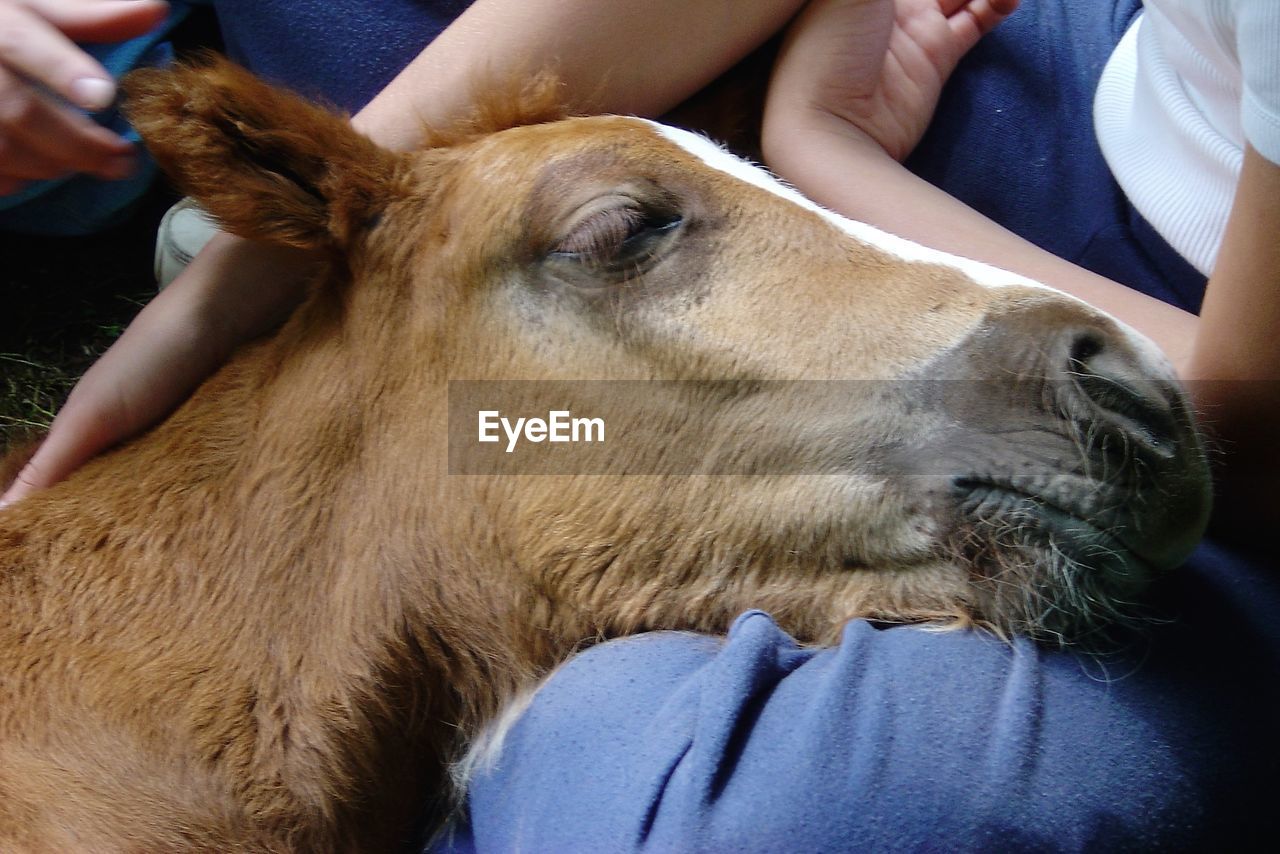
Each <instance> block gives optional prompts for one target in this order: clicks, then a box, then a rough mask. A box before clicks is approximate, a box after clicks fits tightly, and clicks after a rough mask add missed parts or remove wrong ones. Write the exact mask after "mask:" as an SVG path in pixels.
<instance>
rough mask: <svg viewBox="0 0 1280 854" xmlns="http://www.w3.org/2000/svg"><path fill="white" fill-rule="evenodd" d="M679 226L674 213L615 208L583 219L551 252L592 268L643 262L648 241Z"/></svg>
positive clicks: (678, 220) (619, 206) (605, 209)
mask: <svg viewBox="0 0 1280 854" xmlns="http://www.w3.org/2000/svg"><path fill="white" fill-rule="evenodd" d="M679 224H680V217H679V216H677V215H674V214H670V213H658V212H655V211H647V210H645V209H643V208H641V207H639V206H638V205H614V206H611V207H608V208H604V209H602V210H600V211H597V212H595V213H593V214H591V215H590V216H588V217H586V218H585V219H583V220H582V221H581V222H580V223H578V224H577V225H576V226H574V228H573V230H572V231H570V232H569V234H567V235H566V236H565V237H564V239H562V240H561V241H560V242H559V243H557V244H556V245H555V246H554V247H553V248H552V250H551V251H552V254H553V255H557V256H560V257H564V258H572V259H573V260H576V261H579V262H582V263H585V264H590V265H592V266H595V267H611V266H616V265H618V264H626V263H629V262H633V261H637V260H642V259H643V256H644V253H645V252H646V251H648V250H649V248H650V246H649V243H650V240H651V238H654V237H658V236H660V235H662V234H665V233H666V232H668V231H670V230H671V229H673V228H675V227H676V226H677V225H679Z"/></svg>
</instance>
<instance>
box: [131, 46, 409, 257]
mask: <svg viewBox="0 0 1280 854" xmlns="http://www.w3.org/2000/svg"><path fill="white" fill-rule="evenodd" d="M124 88H125V93H126V97H127V106H126V113H127V115H128V117H129V119H130V121H131V122H132V123H133V126H134V127H135V128H136V129H137V130H138V133H139V134H141V135H142V138H143V141H144V142H145V143H146V145H147V148H148V149H149V150H150V151H151V153H152V154H153V155H154V156H155V158H156V161H157V162H158V163H159V164H160V167H161V168H162V169H163V170H164V171H165V172H166V174H168V175H169V177H170V178H171V179H172V180H173V181H174V183H175V184H176V185H177V186H178V188H179V189H181V190H182V191H183V192H184V193H187V194H188V195H190V196H193V197H194V198H195V199H196V200H197V201H198V202H200V204H202V205H203V206H204V207H205V208H206V209H207V210H209V212H210V213H212V214H213V215H214V216H215V217H216V218H217V219H218V220H219V221H220V222H221V223H222V224H223V226H224V227H225V228H226V229H227V230H228V231H231V232H232V233H234V234H238V235H240V236H242V237H250V238H254V239H258V240H265V241H269V242H272V243H278V244H284V245H289V246H298V247H302V248H320V247H325V246H329V247H343V246H345V245H347V244H348V243H350V241H351V240H352V239H353V238H354V237H355V235H356V234H358V233H359V231H361V230H362V229H363V228H364V227H365V225H366V224H367V223H368V222H370V221H372V220H374V219H375V218H376V217H377V215H378V214H379V213H380V211H381V209H382V207H383V206H384V205H385V204H386V203H387V201H389V199H390V197H391V195H392V193H393V192H394V189H393V187H394V183H395V176H396V174H397V169H398V164H399V163H400V159H399V158H398V157H397V156H396V155H394V154H392V153H391V152H389V151H387V150H385V149H383V148H380V147H378V146H377V145H375V144H374V143H373V142H372V141H371V140H369V139H368V138H367V137H364V136H362V135H361V134H359V133H358V132H356V130H355V129H354V128H352V127H351V124H350V122H349V121H348V120H347V117H345V116H342V115H339V114H337V113H334V112H331V111H329V110H326V109H324V108H322V107H319V106H316V105H315V104H312V103H309V102H307V101H305V100H303V99H302V98H300V97H298V96H296V95H293V94H291V93H288V92H285V91H284V90H281V89H278V88H276V87H273V86H270V85H268V84H266V83H264V82H262V81H261V80H259V79H257V78H256V77H254V76H253V75H251V74H250V73H249V72H247V71H245V70H244V69H242V68H240V67H238V66H236V65H234V64H232V63H231V62H229V61H227V60H225V59H221V58H217V57H214V56H208V57H205V58H204V59H202V60H200V61H199V62H198V63H197V64H193V65H178V66H175V67H173V68H170V69H146V70H141V71H135V72H133V73H132V74H130V75H129V76H128V77H126V79H125V81H124Z"/></svg>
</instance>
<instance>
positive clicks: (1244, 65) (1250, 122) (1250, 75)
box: [1236, 0, 1280, 163]
mask: <svg viewBox="0 0 1280 854" xmlns="http://www.w3.org/2000/svg"><path fill="white" fill-rule="evenodd" d="M1236 7H1237V8H1236V50H1237V52H1238V55H1239V57H1240V70H1241V72H1242V74H1243V77H1244V102H1243V104H1242V109H1241V123H1242V124H1243V126H1244V135H1245V139H1247V140H1248V141H1249V144H1250V145H1252V146H1253V147H1254V148H1255V149H1257V151H1258V153H1259V154H1261V155H1262V156H1263V157H1265V158H1267V159H1268V160H1270V161H1271V162H1272V163H1280V2H1277V0H1236Z"/></svg>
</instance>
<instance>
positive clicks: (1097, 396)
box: [1067, 329, 1180, 453]
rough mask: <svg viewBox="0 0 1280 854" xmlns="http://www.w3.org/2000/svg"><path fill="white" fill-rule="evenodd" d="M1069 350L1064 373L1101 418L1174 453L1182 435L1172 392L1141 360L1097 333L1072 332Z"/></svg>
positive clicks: (1112, 340) (1092, 331) (1157, 448)
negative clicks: (1178, 439) (1154, 377)
mask: <svg viewBox="0 0 1280 854" xmlns="http://www.w3.org/2000/svg"><path fill="white" fill-rule="evenodd" d="M1067 350H1068V353H1067V375H1068V376H1069V377H1071V379H1072V381H1073V382H1074V384H1075V386H1076V387H1077V388H1079V389H1080V391H1082V392H1083V393H1084V395H1085V397H1087V398H1088V399H1089V400H1090V402H1092V404H1093V405H1094V407H1095V408H1096V409H1097V410H1099V414H1100V415H1101V416H1102V417H1103V418H1104V419H1105V420H1107V421H1110V422H1111V423H1113V424H1114V425H1115V426H1116V427H1119V428H1121V429H1123V430H1124V431H1125V432H1126V433H1128V434H1130V435H1132V436H1137V437H1140V438H1142V439H1145V440H1146V442H1147V443H1148V444H1149V445H1150V446H1152V447H1153V449H1156V450H1161V449H1163V450H1166V451H1167V452H1170V453H1171V452H1173V450H1174V445H1175V443H1176V441H1177V438H1178V436H1179V435H1180V430H1179V427H1178V418H1177V415H1176V414H1175V411H1174V405H1175V401H1176V394H1175V393H1174V392H1172V391H1171V389H1169V388H1167V387H1166V386H1165V385H1164V384H1162V383H1160V382H1158V381H1156V380H1154V379H1152V378H1151V376H1150V366H1148V365H1145V364H1144V361H1143V359H1142V357H1141V356H1139V355H1138V354H1136V353H1135V352H1134V351H1133V350H1132V349H1131V348H1129V347H1127V346H1124V345H1123V344H1121V343H1119V342H1117V341H1115V340H1114V338H1112V337H1111V336H1108V335H1104V333H1102V332H1100V331H1098V330H1095V329H1087V330H1079V331H1076V332H1074V333H1073V334H1072V335H1071V336H1070V339H1069V343H1068V347H1067Z"/></svg>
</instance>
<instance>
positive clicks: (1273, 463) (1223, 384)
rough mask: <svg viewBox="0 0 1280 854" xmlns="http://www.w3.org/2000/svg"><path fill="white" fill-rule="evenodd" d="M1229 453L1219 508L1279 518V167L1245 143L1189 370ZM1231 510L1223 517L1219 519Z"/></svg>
mask: <svg viewBox="0 0 1280 854" xmlns="http://www.w3.org/2000/svg"><path fill="white" fill-rule="evenodd" d="M1186 376H1187V378H1188V379H1189V380H1190V381H1191V390H1192V393H1193V394H1194V395H1195V397H1196V399H1197V401H1198V402H1199V403H1200V404H1201V406H1202V407H1203V410H1204V414H1205V417H1206V420H1207V421H1208V422H1209V424H1210V426H1211V429H1212V430H1213V432H1214V433H1215V434H1216V435H1217V436H1218V437H1219V439H1220V443H1221V451H1222V453H1223V457H1224V458H1225V463H1226V464H1225V465H1224V466H1223V467H1222V470H1221V474H1222V478H1221V484H1220V498H1221V501H1222V505H1223V507H1222V509H1223V510H1224V511H1226V512H1225V513H1222V514H1219V515H1220V518H1222V519H1223V521H1229V522H1230V524H1231V527H1232V528H1239V529H1242V530H1244V531H1252V532H1253V533H1254V535H1255V536H1257V534H1258V533H1259V532H1260V531H1271V530H1274V526H1275V525H1276V524H1278V523H1280V500H1277V499H1276V486H1275V481H1276V477H1277V475H1280V165H1277V164H1275V163H1272V162H1271V161H1269V160H1267V159H1266V158H1264V157H1263V156H1262V155H1260V154H1259V153H1258V152H1257V151H1255V150H1254V149H1253V147H1252V146H1249V147H1247V148H1246V149H1245V155H1244V165H1243V167H1242V169H1241V172H1240V180H1239V182H1238V184H1237V186H1236V197H1235V201H1234V202H1233V203H1232V207H1231V216H1230V218H1229V219H1228V220H1227V229H1226V232H1225V233H1224V234H1223V238H1222V248H1221V249H1220V250H1219V252H1218V260H1217V263H1216V264H1215V266H1214V270H1213V274H1212V275H1211V276H1210V277H1209V285H1208V288H1207V289H1206V290H1205V297H1204V304H1203V306H1202V307H1201V309H1200V325H1199V330H1198V331H1197V333H1196V337H1195V348H1194V351H1193V352H1192V354H1191V360H1190V364H1189V366H1188V368H1187V371H1186ZM1223 517H1225V518H1223Z"/></svg>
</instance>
